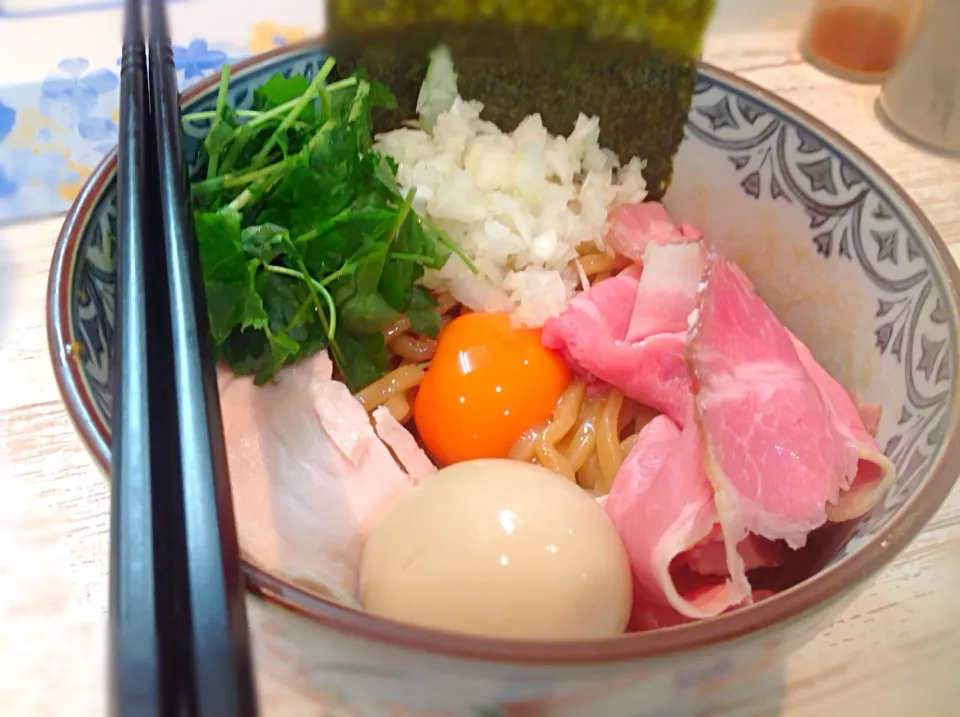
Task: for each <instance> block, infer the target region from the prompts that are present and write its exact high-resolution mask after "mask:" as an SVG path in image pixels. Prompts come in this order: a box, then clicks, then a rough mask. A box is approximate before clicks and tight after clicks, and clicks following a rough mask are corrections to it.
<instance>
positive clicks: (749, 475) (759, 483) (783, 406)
mask: <svg viewBox="0 0 960 717" xmlns="http://www.w3.org/2000/svg"><path fill="white" fill-rule="evenodd" d="M688 360H689V362H690V367H691V371H692V374H693V389H694V396H695V406H696V416H697V424H698V425H699V426H700V428H701V430H702V432H703V436H704V445H705V467H706V472H707V476H708V477H709V479H710V482H711V483H712V485H713V487H714V492H715V500H716V505H717V510H718V514H719V518H720V523H721V525H722V527H723V533H724V540H725V543H726V546H727V555H728V564H731V561H732V560H734V559H739V558H738V556H735V546H736V544H737V543H739V542H740V540H742V539H743V538H744V537H745V536H746V535H747V533H748V532H750V533H754V534H756V535H759V536H762V537H765V538H768V539H770V540H778V539H783V540H785V541H786V542H787V544H788V545H789V546H790V547H791V548H794V549H798V548H800V547H802V546H803V545H804V544H805V543H806V540H807V535H808V534H809V533H810V532H811V531H812V530H814V529H815V528H817V527H819V526H821V525H823V524H824V523H825V522H826V520H827V504H828V503H836V502H837V500H838V498H839V497H840V492H841V491H842V490H846V489H848V488H849V487H850V486H851V484H852V483H853V481H854V478H855V476H856V474H857V467H858V461H859V449H858V447H857V446H856V444H855V443H854V442H853V441H852V440H850V432H849V430H844V428H843V426H842V425H841V424H840V422H839V421H838V420H837V416H836V413H835V411H834V410H833V409H832V408H831V407H830V406H829V405H827V404H826V403H825V402H824V400H823V397H822V394H821V389H820V388H819V387H818V385H817V383H816V382H815V381H814V380H813V379H812V378H811V377H810V374H809V373H808V371H807V368H808V367H807V366H805V365H804V363H803V362H802V361H801V359H800V357H799V356H798V355H797V350H796V348H795V346H794V342H793V340H792V338H791V336H790V334H789V332H787V330H786V329H785V328H784V327H783V326H782V325H781V324H780V322H779V321H778V320H777V318H776V316H774V314H773V312H771V311H770V309H769V308H768V307H767V306H766V304H764V303H763V301H762V300H761V299H760V297H759V296H757V294H756V293H754V291H753V289H752V288H751V287H750V286H749V285H748V284H747V282H745V281H744V280H743V278H742V274H741V273H740V272H739V271H737V270H736V269H735V268H734V267H733V265H732V264H730V263H729V262H728V261H727V260H726V259H725V258H724V257H723V256H722V255H721V254H720V253H719V252H718V251H717V250H716V249H715V248H713V247H710V248H709V249H708V254H707V270H706V272H705V280H704V284H703V287H702V290H701V292H700V295H699V297H698V301H697V313H696V317H695V320H694V322H693V326H692V328H691V332H690V338H689V341H688ZM813 363H814V364H815V363H816V362H813Z"/></svg>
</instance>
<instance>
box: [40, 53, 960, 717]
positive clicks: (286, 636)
mask: <svg viewBox="0 0 960 717" xmlns="http://www.w3.org/2000/svg"><path fill="white" fill-rule="evenodd" d="M322 60H323V55H322V53H321V51H320V50H319V48H318V47H317V46H316V45H312V46H311V45H301V46H291V47H287V48H283V49H281V50H278V51H276V52H273V53H270V54H268V55H263V56H260V57H257V58H253V59H251V60H248V61H246V62H243V63H241V64H240V65H238V66H237V68H236V69H235V70H234V72H233V75H232V81H231V87H230V93H229V102H230V104H231V105H233V106H234V107H237V108H247V107H250V106H251V105H252V102H253V92H252V90H253V89H254V88H256V87H257V86H258V85H260V84H262V83H263V82H265V81H266V80H267V78H269V77H270V76H271V75H273V74H274V73H276V72H286V73H291V72H296V73H305V74H306V75H307V76H312V75H313V73H314V72H316V70H317V68H318V67H319V66H320V64H321V63H322ZM216 82H217V78H211V79H209V80H207V81H206V82H201V83H200V84H198V85H197V86H195V87H192V88H191V89H190V90H189V91H188V92H186V93H185V94H184V96H183V106H184V109H185V111H187V112H196V111H201V110H211V109H213V108H214V105H215V101H216V93H217V87H216V84H215V83H216ZM601 121H602V118H601ZM205 130H206V127H205V126H202V125H200V124H198V125H194V126H189V127H187V128H186V132H187V148H188V153H189V156H191V157H192V156H193V155H194V152H195V150H196V148H197V144H198V142H199V141H200V138H201V137H202V136H203V134H204V132H205ZM115 176H116V155H115V154H111V155H110V156H108V157H107V158H106V159H105V160H104V162H103V163H102V164H101V165H100V166H99V167H98V168H97V170H96V171H95V172H94V173H93V175H92V177H91V178H90V180H89V181H88V183H87V185H86V187H85V188H84V189H83V191H82V192H81V194H80V196H79V198H78V199H77V201H76V203H75V204H74V206H73V208H72V209H71V211H70V213H69V215H68V216H67V220H66V223H65V224H64V227H63V232H62V234H61V235H60V239H59V242H58V244H57V247H56V252H55V255H54V259H53V269H52V272H51V274H50V287H49V296H48V301H49V312H50V313H49V341H50V351H51V354H52V357H53V362H54V366H55V368H56V373H57V378H58V381H59V384H60V389H61V391H62V393H63V396H64V400H65V401H66V405H67V407H68V409H69V411H70V413H71V414H72V416H73V420H74V421H75V423H76V425H77V428H78V430H79V432H80V434H81V436H82V437H83V440H84V441H85V442H86V443H87V445H88V446H89V448H90V450H91V452H92V454H93V455H94V456H95V458H96V459H97V461H99V463H100V464H101V465H103V466H104V467H106V466H107V465H108V462H109V458H110V432H109V426H110V409H111V392H112V390H113V385H114V375H113V372H112V366H113V364H112V355H111V354H112V351H111V343H112V340H113V331H114V292H115V286H116V283H115V280H116V276H115V273H114V254H113V243H112V240H111V236H112V235H113V233H115V224H116V211H117V210H116V195H115V192H116V188H115ZM665 203H666V204H667V206H668V207H669V209H670V210H671V213H672V214H673V215H674V218H675V219H677V220H678V221H689V222H692V223H693V224H694V225H695V226H697V227H699V228H701V229H702V230H703V231H704V233H705V234H706V235H707V236H710V237H712V238H713V239H714V240H715V241H716V242H718V243H719V244H720V246H721V248H722V249H723V250H724V251H725V252H726V253H727V255H728V256H730V257H731V258H733V259H735V260H736V261H737V262H738V263H739V264H740V265H741V266H742V267H743V269H744V270H745V271H746V272H747V274H749V276H750V277H751V278H752V279H753V280H754V282H755V283H756V286H757V288H758V290H759V291H760V293H761V295H763V296H764V298H765V299H766V300H767V302H768V303H769V304H770V305H771V307H772V308H773V309H774V311H775V312H776V313H777V314H778V316H779V317H780V318H781V319H782V320H783V321H784V323H785V324H786V325H787V326H788V327H789V328H790V329H792V330H793V331H794V332H795V333H796V334H798V335H799V336H800V337H801V338H802V339H803V340H804V341H806V342H807V343H808V344H809V345H810V347H811V348H812V349H813V350H814V352H815V353H816V354H817V356H818V358H819V359H820V360H821V362H822V363H823V364H824V365H825V366H826V368H827V369H828V370H830V371H831V372H832V373H833V374H834V376H835V377H837V378H838V379H839V380H840V381H841V382H842V383H844V384H845V385H846V387H847V388H848V389H850V390H851V391H853V392H855V394H856V395H857V396H858V398H859V399H860V400H861V401H865V402H879V403H881V404H882V405H883V419H882V423H881V425H880V430H879V434H878V437H877V438H878V443H879V445H880V446H881V448H882V449H883V450H884V451H885V452H886V454H887V455H888V456H889V457H890V459H891V460H892V461H893V462H894V463H895V464H896V466H897V468H898V471H899V475H898V478H897V482H896V484H895V485H894V486H893V488H892V490H891V491H890V493H889V494H888V495H887V497H886V500H885V502H884V503H883V504H881V505H879V506H878V507H877V508H876V509H875V510H874V511H873V512H872V513H871V514H870V515H868V516H867V518H866V519H865V520H863V522H862V523H860V524H859V525H858V526H857V527H856V529H855V530H854V531H853V532H852V533H851V534H850V535H849V538H848V539H846V540H845V542H844V543H843V545H842V546H841V547H840V548H839V550H838V552H836V553H835V556H834V557H832V559H831V560H830V562H829V563H828V564H827V565H826V567H824V569H822V570H821V571H820V572H819V573H817V574H816V575H815V576H814V577H812V578H810V579H808V580H806V581H805V582H803V583H801V584H799V585H797V586H796V587H793V588H791V589H789V590H786V591H785V592H782V593H780V594H778V595H776V596H775V597H772V598H769V599H767V600H765V601H763V602H761V603H759V604H757V605H754V606H752V607H750V608H747V609H744V610H740V611H737V612H734V613H731V614H726V615H723V616H720V617H718V618H714V619H712V620H707V621H704V622H699V623H694V624H689V625H683V626H680V627H675V628H671V629H666V630H660V631H656V632H652V633H646V634H639V635H632V636H628V637H623V638H618V639H615V640H608V641H600V642H580V643H551V644H540V643H511V642H503V641H488V640H480V639H473V638H469V637H460V636H452V635H447V634H439V633H433V632H428V631H424V630H421V629H417V628H413V627H408V626H406V625H400V624H394V623H390V622H387V621H383V620H380V619H377V618H374V617H371V616H368V615H364V614H361V613H358V612H354V611H351V610H349V609H346V608H342V607H339V606H337V605H335V604H332V603H329V602H325V601H323V600H321V599H318V598H316V597H313V596H312V595H311V594H309V593H308V592H305V591H303V590H301V589H299V588H297V587H296V586H294V585H292V584H290V583H288V582H285V581H284V580H283V579H282V578H281V577H280V576H274V575H269V574H266V573H264V572H262V571H260V570H258V569H257V568H255V567H253V566H250V565H247V576H248V584H249V591H250V592H249V600H248V607H249V615H250V624H251V627H252V630H253V633H254V639H253V642H254V649H255V658H256V662H257V666H258V669H259V670H260V671H262V672H265V673H269V674H270V676H271V678H273V679H275V680H279V681H280V682H282V683H284V684H286V685H289V687H290V688H292V689H295V690H298V691H301V692H304V693H306V694H308V695H310V696H312V697H313V698H314V699H316V700H317V702H318V704H325V705H330V706H332V707H340V708H343V709H344V714H348V715H357V716H358V717H360V716H365V715H391V714H396V715H399V714H404V715H430V716H431V717H441V716H442V717H482V716H486V717H494V716H496V715H500V716H501V717H511V716H514V717H517V716H519V715H521V714H523V715H537V716H544V717H560V716H563V715H570V716H571V717H582V716H583V715H588V714H589V715H591V717H625V716H629V717H634V716H635V717H640V716H641V715H653V714H662V711H663V710H664V709H667V708H677V707H678V706H684V705H687V704H690V705H691V706H692V705H693V704H695V703H696V702H697V701H700V700H703V699H706V698H708V697H709V696H710V695H712V694H714V693H717V692H720V691H723V690H724V689H726V688H727V687H728V686H730V685H733V684H737V683H740V682H741V681H743V680H745V679H747V678H748V677H751V676H753V675H756V674H758V673H760V672H762V671H764V670H765V669H766V668H768V667H769V666H771V665H774V664H776V663H777V662H778V661H779V660H780V659H781V658H782V657H783V656H785V655H786V654H788V653H789V652H790V651H791V650H793V649H795V648H796V647H797V646H799V645H800V644H802V643H803V642H804V641H806V640H808V639H809V638H811V637H812V636H814V635H815V634H816V633H817V632H818V631H819V630H821V629H822V628H823V627H825V626H826V625H827V624H828V623H830V622H831V621H832V620H833V619H834V618H835V617H836V616H837V615H838V613H839V612H840V611H841V610H842V609H843V608H844V606H846V605H847V604H848V603H849V602H850V601H851V600H852V599H853V598H854V597H855V596H856V595H857V594H858V593H859V592H860V591H861V590H862V589H863V588H864V587H865V586H866V584H867V583H868V581H869V580H870V579H871V577H872V576H873V575H874V574H875V573H876V572H877V571H879V570H881V569H882V568H883V567H884V565H885V564H886V563H888V562H889V561H890V560H891V559H892V558H893V557H894V556H895V555H896V554H897V553H898V552H899V551H900V550H902V549H903V548H904V546H905V545H906V544H907V543H908V542H909V541H910V540H911V539H912V538H913V537H914V536H916V534H917V533H918V532H919V531H920V530H921V528H922V527H923V526H924V524H925V523H926V522H927V520H928V519H929V518H930V517H931V516H932V515H933V514H934V512H935V511H936V510H937V508H938V507H939V506H940V504H941V503H942V502H943V500H944V498H945V497H946V495H947V493H948V492H949V490H950V489H951V487H952V485H953V483H954V482H955V479H956V477H957V474H958V472H960V437H958V432H957V428H958V421H960V400H958V390H957V363H958V362H957V358H958V357H957V352H958V343H957V325H958V287H960V274H958V271H957V268H956V266H955V265H954V263H953V261H952V259H951V258H950V255H949V254H948V253H947V250H946V248H945V246H944V244H943V242H942V241H941V240H940V239H939V238H938V237H937V234H936V232H935V231H934V229H933V227H932V226H931V225H930V223H929V222H928V221H927V220H926V219H925V218H924V217H923V216H922V214H921V213H920V211H919V210H918V209H917V207H916V206H915V205H914V204H913V202H911V201H910V199H909V198H907V197H906V196H905V195H904V193H903V191H902V190H901V189H900V188H899V187H897V185H896V184H895V183H894V182H893V181H892V180H891V179H890V177H888V176H887V175H886V174H885V173H884V172H883V171H881V170H880V169H879V168H878V167H877V166H876V165H875V164H874V163H873V162H872V161H870V160H869V159H868V158H866V157H865V156H864V155H863V154H862V153H861V152H859V151H858V150H857V149H855V148H854V147H853V146H852V145H851V144H850V143H849V142H847V141H846V140H845V139H843V138H842V137H840V136H838V135H837V134H836V133H834V132H832V131H830V130H829V129H827V128H826V127H824V126H823V125H822V124H821V123H819V122H818V121H817V120H815V119H813V118H812V117H810V116H808V115H806V114H805V113H803V112H801V111H800V110H798V109H797V108H795V107H793V106H791V105H789V104H788V103H786V102H784V101H782V100H779V99H777V98H776V97H772V96H771V95H770V94H769V93H767V92H764V91H762V90H760V89H759V88H757V87H755V86H753V85H750V84H748V83H746V82H744V81H743V80H740V79H738V78H735V77H733V76H731V75H729V74H727V73H725V72H722V71H719V70H716V69H714V68H711V67H708V66H703V67H702V69H701V71H700V76H699V80H698V82H697V85H696V93H695V96H694V100H693V108H692V110H691V112H690V117H689V124H688V126H687V131H686V137H685V140H684V142H683V145H682V147H681V149H680V153H679V155H678V157H677V160H676V171H675V179H674V182H673V185H672V188H671V189H670V192H669V194H668V195H667V197H666V199H665ZM318 714H323V712H322V711H321V712H319V713H318Z"/></svg>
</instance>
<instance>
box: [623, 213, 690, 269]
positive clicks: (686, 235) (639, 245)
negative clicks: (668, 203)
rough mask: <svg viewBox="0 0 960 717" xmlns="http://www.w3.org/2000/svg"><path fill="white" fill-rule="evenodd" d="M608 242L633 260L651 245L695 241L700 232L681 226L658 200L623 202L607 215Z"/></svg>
mask: <svg viewBox="0 0 960 717" xmlns="http://www.w3.org/2000/svg"><path fill="white" fill-rule="evenodd" d="M607 224H608V226H609V230H608V232H607V240H606V241H607V244H608V245H609V246H610V247H612V248H613V249H614V250H616V251H617V253H619V254H621V255H622V256H626V257H629V258H630V259H633V260H634V261H636V260H639V259H640V258H641V257H643V253H644V251H646V249H647V246H649V245H650V244H661V245H663V244H672V243H675V242H682V241H696V240H697V239H699V238H700V232H698V231H697V230H696V229H695V228H693V227H692V226H690V225H689V224H684V225H683V226H682V227H681V228H680V229H678V228H677V227H676V225H674V223H673V221H672V220H671V219H670V215H668V214H667V210H666V209H665V208H664V206H663V205H662V204H660V203H659V202H636V203H632V204H620V205H618V206H615V207H614V208H613V209H611V210H610V213H609V215H608V216H607Z"/></svg>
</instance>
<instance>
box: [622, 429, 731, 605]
mask: <svg viewBox="0 0 960 717" xmlns="http://www.w3.org/2000/svg"><path fill="white" fill-rule="evenodd" d="M603 507H604V510H605V511H606V513H607V515H608V516H609V518H610V520H611V522H612V523H613V525H614V526H615V527H616V529H617V532H618V534H619V535H620V539H621V540H622V541H623V545H624V548H625V549H626V551H627V556H628V557H629V559H630V567H631V571H632V573H633V577H634V582H635V584H636V588H637V591H638V596H637V600H638V601H640V602H641V603H646V604H650V605H657V606H660V607H669V608H672V609H673V610H675V611H676V612H678V613H680V614H681V615H683V616H685V617H688V618H694V619H702V618H707V617H712V616H714V615H719V614H720V613H722V612H724V611H725V610H727V609H729V608H730V607H733V606H736V605H739V604H741V603H743V602H744V601H746V600H748V599H749V598H750V584H749V582H747V578H746V574H745V569H744V567H743V561H742V560H740V558H739V557H737V556H735V558H734V559H735V560H736V561H738V562H737V564H735V565H734V566H733V568H732V569H730V570H729V571H728V572H729V575H730V576H731V578H730V579H729V580H726V581H724V582H721V583H718V584H714V585H711V586H708V587H705V588H703V589H701V590H698V591H697V592H695V593H687V594H683V595H682V594H680V592H679V590H678V589H677V586H676V584H675V583H674V579H673V576H672V575H671V572H670V566H671V564H672V563H673V560H674V558H676V557H677V556H678V555H681V554H682V553H684V552H685V551H688V550H690V549H691V548H693V547H694V546H695V545H697V544H698V543H700V542H701V541H702V540H704V539H705V538H707V537H708V536H710V535H711V534H712V532H713V530H714V526H715V525H716V523H717V510H716V506H715V504H714V495H713V488H712V486H711V485H710V482H709V481H708V480H707V478H706V476H705V475H704V472H703V448H702V441H701V438H700V434H699V431H698V429H697V425H696V422H695V421H693V420H692V419H691V420H688V421H687V422H686V425H685V426H684V428H683V430H682V431H681V429H679V428H678V427H677V426H676V424H674V423H673V421H671V420H670V419H669V418H667V417H666V416H657V417H656V418H654V419H653V420H652V421H651V422H650V423H648V424H647V425H646V426H645V427H644V428H643V430H641V432H640V434H639V436H638V437H637V441H636V443H635V444H634V446H633V448H632V449H631V451H630V453H629V454H628V455H627V457H626V459H625V460H624V462H623V465H622V466H621V468H620V470H619V471H618V472H617V477H616V479H615V480H614V482H613V486H612V488H611V490H610V495H609V497H608V498H607V501H606V502H605V503H604V506H603ZM728 560H729V558H728Z"/></svg>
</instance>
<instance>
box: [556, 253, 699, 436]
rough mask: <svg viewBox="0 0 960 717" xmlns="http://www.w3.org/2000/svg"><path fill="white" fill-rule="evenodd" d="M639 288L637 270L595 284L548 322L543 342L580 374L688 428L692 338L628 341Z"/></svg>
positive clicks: (679, 335) (661, 336) (673, 335)
mask: <svg viewBox="0 0 960 717" xmlns="http://www.w3.org/2000/svg"><path fill="white" fill-rule="evenodd" d="M644 273H645V272H644ZM638 286H639V281H638V279H637V277H636V272H635V271H631V270H627V271H624V272H621V273H620V274H618V275H617V276H615V277H612V278H610V279H607V280H606V281H601V282H599V283H597V284H595V285H594V286H592V287H590V288H589V289H588V290H587V291H585V292H583V293H581V294H578V295H577V296H575V297H574V298H573V300H572V301H570V303H569V304H568V305H567V307H566V308H565V309H564V310H563V312H561V314H560V315H559V316H557V317H554V318H551V319H549V320H548V321H547V322H546V324H545V325H544V327H543V332H542V334H541V341H542V342H543V344H544V346H547V347H548V348H552V349H555V350H558V351H560V352H562V353H563V354H564V355H565V356H566V358H567V360H568V362H569V363H570V365H571V366H573V367H574V368H575V369H577V370H578V371H579V372H580V373H585V374H586V375H588V376H589V377H591V378H593V379H599V380H600V381H602V382H604V383H606V384H609V385H611V386H616V387H617V388H619V389H620V390H621V391H623V393H624V394H625V395H627V396H629V397H630V398H632V399H634V400H635V401H637V402H639V403H642V404H643V405H645V406H649V407H650V408H653V409H655V410H657V411H659V412H661V413H664V414H666V415H667V416H669V417H670V418H671V419H672V420H673V421H674V422H676V423H678V424H682V422H683V420H684V419H685V417H686V416H687V415H688V411H687V408H688V406H689V403H690V382H689V378H688V376H687V367H686V363H685V359H684V341H685V338H686V333H685V330H684V331H681V332H677V333H667V334H656V335H653V336H648V337H646V338H644V339H642V340H640V341H635V342H630V341H627V340H626V336H627V330H628V328H629V327H630V323H631V319H632V317H633V314H634V310H633V307H634V304H635V303H636V300H637V290H638Z"/></svg>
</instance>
